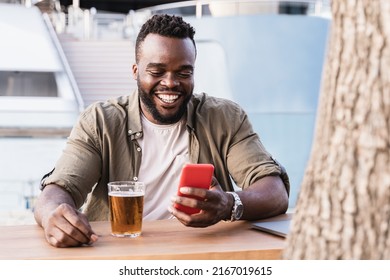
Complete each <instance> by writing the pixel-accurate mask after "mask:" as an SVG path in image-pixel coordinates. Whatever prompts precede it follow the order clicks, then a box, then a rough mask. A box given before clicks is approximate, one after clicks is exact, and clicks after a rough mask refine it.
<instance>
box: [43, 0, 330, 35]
mask: <svg viewBox="0 0 390 280" xmlns="http://www.w3.org/2000/svg"><path fill="white" fill-rule="evenodd" d="M330 1H331V0H289V1H286V0H195V1H180V2H174V3H169V4H161V5H156V6H152V7H147V8H143V9H138V10H130V11H129V12H128V13H127V14H120V13H109V12H104V11H97V10H96V9H95V8H90V9H81V8H80V7H79V5H78V2H77V1H75V2H74V3H73V5H71V6H69V7H68V8H67V13H65V12H63V11H61V8H60V4H59V1H54V2H55V4H54V6H55V7H56V8H55V11H54V12H53V13H52V15H50V17H51V20H52V23H53V26H54V29H55V30H56V32H57V33H71V34H72V35H73V36H75V37H77V38H78V39H82V40H96V39H107V38H115V39H125V40H126V39H131V40H134V39H135V37H136V35H137V33H138V31H139V29H140V27H141V25H142V24H143V23H144V22H145V20H147V19H148V18H149V17H150V16H152V15H153V14H159V13H168V14H178V15H182V16H191V17H192V16H193V17H196V18H202V17H205V16H211V17H221V16H237V15H248V14H305V15H310V16H319V17H328V18H329V17H330Z"/></svg>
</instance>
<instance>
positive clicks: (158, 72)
mask: <svg viewBox="0 0 390 280" xmlns="http://www.w3.org/2000/svg"><path fill="white" fill-rule="evenodd" d="M147 72H148V73H149V74H150V75H152V76H154V77H160V76H162V75H164V72H163V71H160V70H148V71H147Z"/></svg>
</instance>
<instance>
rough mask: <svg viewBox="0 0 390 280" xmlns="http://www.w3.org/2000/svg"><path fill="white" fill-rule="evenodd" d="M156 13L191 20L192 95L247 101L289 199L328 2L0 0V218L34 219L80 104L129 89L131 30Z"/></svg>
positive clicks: (304, 156) (303, 154) (299, 165)
mask: <svg viewBox="0 0 390 280" xmlns="http://www.w3.org/2000/svg"><path fill="white" fill-rule="evenodd" d="M158 13H168V14H176V15H181V16H183V17H184V19H185V20H186V21H188V22H190V23H191V24H192V25H193V26H194V27H195V30H196V43H197V47H198V57H197V62H196V71H195V92H207V93H208V94H210V95H214V96H219V97H224V98H228V99H231V100H233V101H235V102H237V103H239V104H240V105H241V106H242V107H243V108H244V109H245V110H246V112H247V113H248V115H249V118H250V120H251V121H252V123H253V126H254V129H255V130H256V132H257V133H258V134H259V135H260V138H261V140H262V141H263V143H264V145H265V146H266V148H267V149H268V150H269V151H270V152H271V153H272V155H273V156H274V157H275V158H276V159H277V160H278V161H279V162H281V163H282V164H283V165H284V166H285V167H286V169H287V171H288V173H289V176H290V180H291V196H290V208H292V209H293V208H294V206H295V203H296V199H297V196H298V194H299V188H300V184H301V181H302V179H303V175H304V171H305V167H306V163H307V160H308V158H309V155H310V151H311V143H312V137H313V131H314V126H315V118H316V111H317V102H318V96H319V93H320V88H321V75H322V67H323V63H324V59H325V55H326V45H327V37H328V31H329V26H330V23H331V17H330V0H328V1H326V0H317V1H316V0H313V1H309V0H308V1H276V0H274V1H272V0H269V1H265V0H252V1H250V0H247V1H245V0H244V1H238V0H236V1H229V0H220V1H218V0H215V1H157V0H156V1H154V0H133V1H132V0H95V1H92V0H90V1H82V0H77V1H76V0H75V1H71V0H69V1H68V0H67V1H49V0H42V1H33V0H30V1H26V0H24V1H12V0H0V197H1V199H0V224H1V225H11V224H29V223H34V219H33V210H34V201H35V199H36V197H37V195H38V194H39V182H40V180H41V178H42V176H43V175H44V174H45V173H47V172H49V171H50V170H51V169H52V168H53V166H54V164H55V162H56V160H57V158H58V157H59V155H60V153H61V151H62V149H63V147H64V145H65V143H66V138H67V136H68V135H69V132H70V129H71V128H72V126H73V124H74V123H75V121H76V119H77V117H78V115H79V113H80V112H81V111H82V110H83V109H84V108H85V107H86V106H88V105H89V104H91V103H92V102H94V101H99V100H106V99H108V98H112V97H116V96H119V95H126V94H129V93H131V92H132V91H133V89H134V88H135V87H136V84H135V81H134V80H133V79H132V76H131V65H132V63H133V62H134V43H135V38H136V36H137V33H138V30H139V28H140V26H141V25H142V23H143V22H144V21H145V20H146V19H148V18H149V17H150V16H151V15H153V14H158ZM216 125H217V124H216Z"/></svg>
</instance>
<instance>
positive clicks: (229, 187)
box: [35, 15, 289, 247]
mask: <svg viewBox="0 0 390 280" xmlns="http://www.w3.org/2000/svg"><path fill="white" fill-rule="evenodd" d="M194 34H195V31H194V29H193V28H192V27H191V26H190V25H189V24H187V23H186V22H184V21H183V20H182V18H181V17H177V16H168V15H155V16H153V17H152V18H151V19H149V20H148V21H147V22H146V23H145V24H144V25H143V26H142V28H141V30H140V32H139V35H138V37H137V41H136V50H135V51H136V64H134V65H133V76H134V79H136V80H137V86H138V90H137V91H136V92H134V93H133V94H131V95H129V96H123V97H120V98H117V99H114V100H109V101H107V102H104V103H103V102H98V103H95V104H92V105H91V106H89V107H88V108H87V109H86V110H85V111H84V112H83V113H82V114H81V115H80V118H79V121H78V122H77V124H76V125H75V127H74V128H73V130H72V132H71V135H70V137H69V140H68V143H67V146H66V148H65V150H64V152H63V154H62V156H61V157H60V159H59V161H58V162H57V164H56V166H55V168H54V169H53V171H52V172H51V173H49V174H47V175H46V176H45V177H44V178H43V180H42V188H43V191H42V193H41V195H40V196H39V199H38V202H37V205H36V210H35V218H36V221H37V222H38V224H40V225H41V226H42V227H43V228H44V231H45V237H46V239H47V241H48V242H49V243H50V244H51V245H53V246H56V247H69V246H80V245H83V244H92V243H93V242H95V241H96V240H97V236H96V234H95V233H94V232H93V230H92V228H91V226H90V224H89V221H93V220H107V217H108V211H109V210H108V193H107V183H108V182H110V181H120V180H129V179H132V180H139V181H143V182H145V184H146V186H147V189H146V194H145V208H144V219H145V220H156V219H169V218H177V219H178V220H179V221H180V222H182V223H183V224H184V225H186V226H192V227H207V226H210V225H213V224H215V223H217V222H219V221H221V220H229V221H234V220H237V219H247V220H252V219H259V218H265V217H269V216H274V215H278V214H281V213H284V212H285V211H286V209H287V206H288V192H289V182H288V177H287V174H286V173H285V171H284V170H283V168H282V167H281V166H280V165H279V164H278V163H277V162H276V161H275V160H273V159H272V157H271V156H270V155H269V154H268V153H267V152H266V151H265V149H264V147H263V146H262V144H261V142H260V140H259V138H258V135H257V134H256V133H254V131H253V129H252V126H251V124H250V122H249V120H248V118H247V115H246V114H245V112H244V111H243V110H242V109H241V108H240V107H239V106H238V105H237V104H235V103H233V102H231V101H229V100H224V99H218V98H214V97H210V96H208V95H206V94H200V95H196V94H193V88H194V70H195V69H194V65H195V58H196V45H195V41H194ZM188 162H192V163H212V164H213V165H214V166H215V172H214V176H215V178H214V179H213V183H212V186H211V187H210V189H209V190H204V189H197V188H186V189H185V190H182V192H185V191H186V192H187V193H188V194H192V195H196V196H199V197H202V198H204V199H205V200H204V201H203V200H195V199H190V198H184V197H178V196H175V194H176V191H177V186H178V181H179V175H180V171H181V168H182V166H183V165H184V164H185V163H188ZM232 179H233V180H234V181H235V183H236V184H237V186H239V187H241V188H242V189H243V190H242V191H239V192H237V193H236V192H234V187H233V183H232ZM227 191H229V192H227ZM174 203H179V204H182V205H185V206H190V207H196V208H200V209H201V210H202V211H201V212H200V213H199V214H195V215H187V214H185V213H183V212H181V211H179V210H177V209H176V208H174V207H173V206H172V205H173V204H174ZM80 208H82V211H79V209H80ZM242 210H243V211H242Z"/></svg>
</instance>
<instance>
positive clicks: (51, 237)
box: [42, 203, 98, 248]
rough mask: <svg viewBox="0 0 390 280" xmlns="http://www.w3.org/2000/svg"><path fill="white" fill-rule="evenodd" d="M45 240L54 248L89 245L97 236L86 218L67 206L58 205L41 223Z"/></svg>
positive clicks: (64, 204)
mask: <svg viewBox="0 0 390 280" xmlns="http://www.w3.org/2000/svg"><path fill="white" fill-rule="evenodd" d="M42 227H43V229H44V231H45V237H46V240H47V241H48V242H49V243H50V244H51V245H53V246H54V247H61V248H62V247H76V246H82V245H84V244H87V245H91V244H92V243H94V242H95V241H97V239H98V236H97V235H96V234H95V233H94V232H93V230H92V228H91V225H90V224H89V222H88V220H87V217H86V216H85V215H84V214H83V213H81V212H79V211H77V210H76V209H74V208H73V207H72V206H70V205H69V204H66V203H63V204H60V205H59V206H58V207H57V208H56V209H54V211H53V212H51V213H50V214H49V216H48V217H47V218H46V219H45V220H43V221H42Z"/></svg>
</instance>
